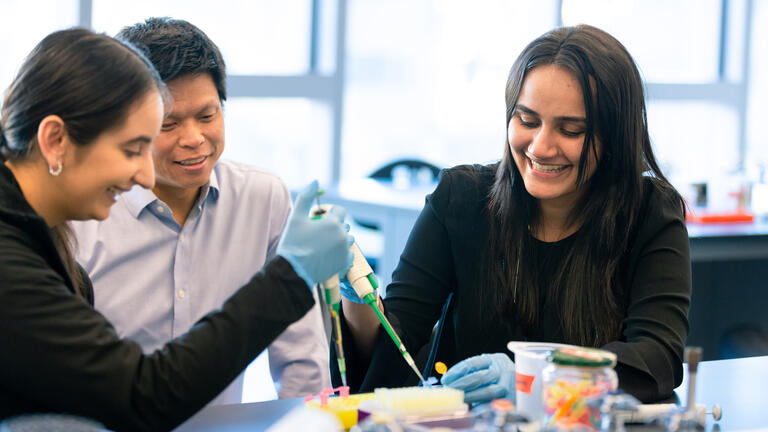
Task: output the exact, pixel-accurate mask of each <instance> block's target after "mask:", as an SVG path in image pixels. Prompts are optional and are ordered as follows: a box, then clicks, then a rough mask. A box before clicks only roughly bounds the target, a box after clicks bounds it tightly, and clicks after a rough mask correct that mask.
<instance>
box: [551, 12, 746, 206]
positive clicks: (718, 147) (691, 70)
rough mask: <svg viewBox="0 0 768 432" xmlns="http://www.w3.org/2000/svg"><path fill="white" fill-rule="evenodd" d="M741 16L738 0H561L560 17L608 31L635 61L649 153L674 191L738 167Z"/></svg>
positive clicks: (742, 100) (742, 116)
mask: <svg viewBox="0 0 768 432" xmlns="http://www.w3.org/2000/svg"><path fill="white" fill-rule="evenodd" d="M748 16H749V14H748V2H746V1H744V0H732V1H727V0H703V1H701V0H681V1H677V2H665V1H663V0H648V1H642V2H640V1H632V0H608V1H598V0H564V1H563V4H562V19H563V22H564V24H566V25H571V24H576V23H581V22H583V23H587V24H592V25H595V26H597V27H600V28H602V29H604V30H606V31H608V32H609V33H611V34H612V35H613V36H615V37H616V38H617V39H619V40H620V41H621V42H622V43H623V44H624V45H625V46H626V47H627V49H628V50H629V52H630V54H632V56H633V58H634V59H635V61H636V62H637V64H638V68H639V69H640V72H641V74H642V75H643V78H644V79H645V81H646V87H647V95H646V97H647V100H648V104H647V106H648V128H649V132H650V135H651V142H652V143H653V147H654V151H655V153H656V157H657V159H658V160H659V163H660V164H661V165H662V170H663V171H664V173H665V175H667V177H669V178H670V180H671V181H672V182H673V183H674V184H675V185H676V186H677V187H678V189H680V190H681V191H682V192H685V191H686V190H688V189H689V188H688V185H690V184H691V183H700V182H707V181H711V180H717V181H722V179H724V178H726V177H729V176H732V175H733V174H735V173H737V172H740V171H741V170H742V169H743V167H744V164H745V159H744V156H745V153H744V147H745V130H744V125H745V122H746V118H747V106H746V96H745V95H746V93H747V85H748V79H747V77H746V76H745V74H744V70H745V68H744V63H745V61H746V60H747V59H748V56H747V55H746V50H747V47H748V45H747V43H746V41H748V40H749V38H748V33H749V26H748V25H746V24H748V19H747V17H748ZM712 155H717V157H715V158H713V157H712Z"/></svg>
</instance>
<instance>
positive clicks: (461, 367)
mask: <svg viewBox="0 0 768 432" xmlns="http://www.w3.org/2000/svg"><path fill="white" fill-rule="evenodd" d="M643 93H644V92H643V82H642V79H641V77H640V74H639V73H638V70H637V67H636V66H635V63H634V61H633V60H632V57H631V56H630V54H629V53H628V52H627V50H626V49H625V48H624V47H623V46H622V45H621V43H620V42H618V41H617V40H616V39H614V38H613V37H612V36H610V35H609V34H607V33H605V32H603V31H601V30H599V29H597V28H594V27H590V26H587V25H580V26H575V27H565V28H559V29H556V30H553V31H551V32H548V33H546V34H544V35H542V36H541V37H539V38H537V39H536V40H534V41H533V42H531V43H530V44H529V45H528V46H527V47H526V48H525V49H524V50H523V52H522V53H521V54H520V56H519V57H518V58H517V60H516V61H515V63H514V65H513V66H512V69H511V71H510V73H509V78H508V81H507V87H506V105H507V112H506V124H507V131H508V134H507V141H506V143H505V145H504V156H503V157H502V159H501V161H500V162H498V163H496V164H493V165H488V166H480V165H474V166H459V167H455V168H451V169H448V170H445V171H444V172H443V175H442V177H441V180H440V183H439V185H438V186H437V189H436V190H435V192H434V193H432V194H431V195H430V196H429V197H428V198H427V203H426V206H425V208H424V210H423V211H422V213H421V215H420V216H419V219H418V221H417V222H416V224H415V226H414V228H413V231H412V232H411V236H410V238H409V240H408V243H407V245H406V247H405V250H404V251H403V254H402V256H401V259H400V263H399V265H398V267H397V268H396V270H395V271H394V273H393V277H392V279H393V282H392V283H391V284H390V285H389V286H388V287H387V291H386V292H387V296H386V299H385V300H384V306H385V309H386V313H387V314H388V315H389V317H390V319H391V321H392V322H393V324H394V325H395V326H396V327H397V329H398V330H399V332H400V336H401V337H402V339H403V342H404V343H405V345H406V346H407V347H408V348H409V349H410V350H412V351H419V350H423V349H426V348H425V345H426V344H427V343H428V341H429V337H430V333H431V331H432V328H433V326H434V324H435V321H436V320H437V319H438V317H439V316H440V312H441V308H442V306H443V304H444V303H445V301H446V298H447V297H448V295H449V294H450V293H453V303H454V304H453V305H452V309H451V310H450V313H449V314H448V315H447V317H446V322H445V323H444V326H445V330H444V331H445V334H444V335H443V336H442V338H441V345H440V347H439V351H438V355H437V359H439V360H442V361H443V362H445V363H447V364H448V365H449V366H450V365H456V364H457V363H458V365H456V366H454V367H453V368H452V369H451V370H449V372H448V373H447V374H446V375H445V376H444V379H443V384H447V385H451V386H455V387H458V388H463V389H464V390H465V392H466V398H467V400H469V401H473V402H482V401H486V400H489V399H491V398H494V397H504V396H506V395H508V394H509V393H510V392H512V391H513V389H514V381H515V380H514V376H513V371H514V365H513V363H512V362H511V360H510V358H509V357H508V356H507V355H506V354H503V353H505V352H507V350H506V348H505V347H506V344H507V342H508V341H510V340H527V341H548V342H562V343H569V344H576V345H582V346H590V347H602V348H604V349H606V350H610V351H613V352H614V353H616V354H617V356H618V365H617V366H616V370H617V372H618V376H619V385H620V387H621V388H623V389H624V390H626V391H628V392H630V393H632V394H634V395H635V396H637V397H639V398H640V399H641V400H643V401H652V400H658V399H660V398H664V397H667V396H670V395H671V394H672V391H673V389H674V388H675V387H676V386H677V385H679V384H680V382H681V380H682V353H683V346H684V343H685V338H686V335H687V332H688V307H689V303H690V294H691V275H690V261H689V250H688V236H687V231H686V227H685V217H684V213H685V210H684V203H683V200H682V198H681V197H680V195H679V194H678V193H677V192H676V191H675V189H674V188H673V187H672V186H671V185H670V183H669V182H668V181H667V180H666V178H665V177H664V175H663V174H662V173H661V170H660V169H659V167H658V164H657V162H656V159H655V157H654V155H653V150H652V147H651V142H650V139H649V135H648V128H647V122H646V110H645V97H644V94H643ZM343 307H344V315H345V319H346V327H345V329H346V331H347V332H348V333H349V335H350V336H351V337H352V338H354V341H355V344H348V345H350V349H349V350H348V351H349V352H348V353H347V356H348V361H347V362H348V364H349V365H350V369H351V370H350V371H349V375H350V377H351V378H352V380H353V381H352V382H353V383H354V384H353V385H355V386H360V387H361V389H362V390H368V389H371V388H374V387H377V386H397V385H403V384H405V383H407V382H408V377H409V375H408V369H407V367H403V363H404V362H402V361H401V360H399V354H398V353H397V351H396V350H395V349H393V347H392V344H391V342H389V341H387V340H386V335H385V334H383V333H384V332H380V331H379V330H378V326H377V325H376V321H375V320H374V319H373V318H372V317H371V316H370V313H369V312H368V311H367V310H366V309H365V308H364V307H360V305H357V304H355V303H353V302H352V301H349V300H347V301H345V302H344V305H343ZM367 358H370V359H371V360H370V366H369V367H368V368H367V369H366V368H355V366H356V365H358V366H359V365H361V364H363V365H365V364H367V362H366V361H365V360H366V359H367ZM510 376H511V380H510ZM510 396H511V395H510Z"/></svg>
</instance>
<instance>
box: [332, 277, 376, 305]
mask: <svg viewBox="0 0 768 432" xmlns="http://www.w3.org/2000/svg"><path fill="white" fill-rule="evenodd" d="M374 277H375V276H374ZM377 282H378V279H377ZM339 287H340V288H341V295H343V296H344V297H345V298H346V299H347V300H349V301H351V302H352V303H358V304H365V301H364V300H363V299H361V298H360V296H358V295H357V291H355V289H354V288H352V284H350V283H349V281H347V278H346V276H344V277H343V278H342V281H341V283H340V284H339ZM378 292H379V289H378V288H374V289H373V294H374V295H375V294H377V293H378Z"/></svg>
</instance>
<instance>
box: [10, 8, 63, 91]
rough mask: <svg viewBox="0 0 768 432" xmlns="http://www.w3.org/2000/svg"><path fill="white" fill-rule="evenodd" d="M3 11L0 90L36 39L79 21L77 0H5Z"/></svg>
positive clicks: (14, 74)
mask: <svg viewBox="0 0 768 432" xmlns="http://www.w3.org/2000/svg"><path fill="white" fill-rule="evenodd" d="M2 14H3V25H1V26H0V52H2V56H0V91H2V92H5V89H7V88H8V86H9V85H10V84H11V82H13V79H14V78H15V77H16V72H17V71H18V69H19V66H21V64H22V63H23V62H24V58H25V57H26V56H27V54H29V52H30V51H32V48H34V47H35V45H37V43H38V42H40V41H41V40H42V39H43V38H44V37H45V36H46V35H47V34H48V33H51V32H53V31H54V30H62V29H65V28H69V27H73V26H75V25H77V24H78V8H77V0H65V1H57V0H43V1H38V2H29V1H26V0H4V1H3V11H2ZM13 23H18V25H13Z"/></svg>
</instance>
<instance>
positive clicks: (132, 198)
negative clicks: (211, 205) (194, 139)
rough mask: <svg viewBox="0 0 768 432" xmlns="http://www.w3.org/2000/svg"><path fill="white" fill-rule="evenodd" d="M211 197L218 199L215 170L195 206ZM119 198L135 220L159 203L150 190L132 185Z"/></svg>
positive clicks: (217, 179) (217, 182) (217, 181)
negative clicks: (145, 210) (153, 204)
mask: <svg viewBox="0 0 768 432" xmlns="http://www.w3.org/2000/svg"><path fill="white" fill-rule="evenodd" d="M209 196H210V197H211V199H212V200H214V201H216V200H218V199H219V178H218V176H217V175H216V170H215V169H214V170H213V171H211V177H210V178H209V179H208V183H207V184H206V185H204V186H203V190H202V194H201V196H200V197H199V198H198V200H197V205H198V206H199V205H201V203H202V202H203V201H205V199H206V198H207V197H209ZM121 198H122V199H123V200H125V205H126V207H127V208H128V211H129V212H130V213H131V215H132V216H133V217H135V218H138V217H139V215H140V214H141V211H142V210H144V209H145V208H147V206H149V205H150V204H152V203H153V202H155V201H159V200H158V199H157V196H155V193H154V192H152V190H150V189H144V188H143V187H141V186H139V185H134V186H133V187H132V188H131V189H130V190H129V191H127V192H124V193H123V194H122V195H121Z"/></svg>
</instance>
